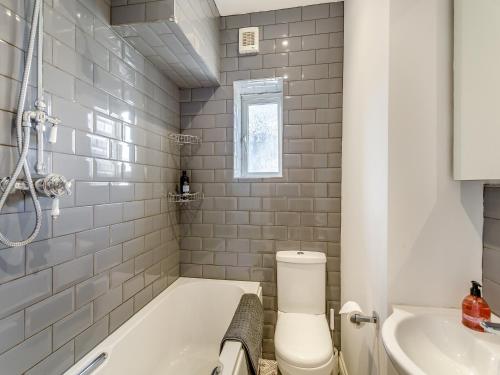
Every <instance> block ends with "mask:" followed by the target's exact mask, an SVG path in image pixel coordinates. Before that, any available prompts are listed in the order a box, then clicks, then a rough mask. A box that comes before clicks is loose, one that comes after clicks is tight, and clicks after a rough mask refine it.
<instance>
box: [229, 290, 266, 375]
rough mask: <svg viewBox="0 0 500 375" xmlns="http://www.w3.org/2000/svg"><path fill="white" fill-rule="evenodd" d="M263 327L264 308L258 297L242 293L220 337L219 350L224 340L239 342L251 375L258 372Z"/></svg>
mask: <svg viewBox="0 0 500 375" xmlns="http://www.w3.org/2000/svg"><path fill="white" fill-rule="evenodd" d="M263 329H264V309H263V307H262V303H261V302H260V299H259V297H258V296H257V295H255V294H244V295H243V296H242V297H241V299H240V303H239V305H238V308H237V309H236V312H235V313H234V316H233V320H232V321H231V324H229V328H228V329H227V331H226V334H225V335H224V338H223V339H222V342H221V350H222V347H223V346H224V343H225V342H226V341H238V342H240V343H241V344H242V345H243V348H244V350H245V354H246V357H247V361H248V364H249V367H250V371H251V374H252V375H258V374H259V358H260V357H261V354H262V336H263Z"/></svg>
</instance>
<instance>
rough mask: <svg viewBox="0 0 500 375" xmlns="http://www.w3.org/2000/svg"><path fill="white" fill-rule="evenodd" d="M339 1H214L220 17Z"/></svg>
mask: <svg viewBox="0 0 500 375" xmlns="http://www.w3.org/2000/svg"><path fill="white" fill-rule="evenodd" d="M336 1H341V0H215V3H216V4H217V8H219V12H220V15H221V16H229V15H231V14H245V13H252V12H263V11H266V10H274V9H286V8H294V7H300V6H306V5H313V4H322V3H331V2H336Z"/></svg>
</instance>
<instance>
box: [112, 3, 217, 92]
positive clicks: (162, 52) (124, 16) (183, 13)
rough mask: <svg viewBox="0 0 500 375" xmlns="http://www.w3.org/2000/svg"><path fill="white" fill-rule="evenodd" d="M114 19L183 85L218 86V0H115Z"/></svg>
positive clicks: (169, 75)
mask: <svg viewBox="0 0 500 375" xmlns="http://www.w3.org/2000/svg"><path fill="white" fill-rule="evenodd" d="M111 19H112V24H113V25H115V29H116V30H117V31H118V32H119V33H120V34H121V35H122V36H123V37H125V39H126V40H128V41H129V42H130V43H131V44H132V45H133V46H135V47H136V48H137V49H138V50H139V51H140V52H141V53H142V54H143V55H144V56H146V57H147V58H148V59H149V60H150V61H151V62H152V63H153V64H154V65H155V66H156V67H157V68H158V69H160V70H161V71H162V72H163V73H165V74H166V75H167V77H170V78H171V79H172V80H173V81H174V82H175V83H176V84H177V85H178V86H179V87H191V88H192V87H209V86H218V84H219V71H220V66H219V63H220V59H219V51H218V47H219V11H218V10H217V7H216V5H215V2H214V0H168V1H145V0H141V1H137V0H133V1H130V0H129V1H128V2H127V0H113V1H112V11H111ZM173 19H175V21H174V20H173Z"/></svg>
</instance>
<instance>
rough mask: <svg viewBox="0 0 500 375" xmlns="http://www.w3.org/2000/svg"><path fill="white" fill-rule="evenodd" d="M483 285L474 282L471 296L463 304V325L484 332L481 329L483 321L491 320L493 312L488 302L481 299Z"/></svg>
mask: <svg viewBox="0 0 500 375" xmlns="http://www.w3.org/2000/svg"><path fill="white" fill-rule="evenodd" d="M480 288H481V284H479V283H478V282H477V281H472V288H470V294H469V295H468V296H467V297H465V298H464V300H463V302H462V323H463V325H464V326H466V327H468V328H470V329H473V330H474V331H479V332H484V330H483V327H481V322H482V321H483V320H490V319H491V310H490V307H489V306H488V304H487V303H486V301H485V300H484V299H483V298H482V297H481V289H480Z"/></svg>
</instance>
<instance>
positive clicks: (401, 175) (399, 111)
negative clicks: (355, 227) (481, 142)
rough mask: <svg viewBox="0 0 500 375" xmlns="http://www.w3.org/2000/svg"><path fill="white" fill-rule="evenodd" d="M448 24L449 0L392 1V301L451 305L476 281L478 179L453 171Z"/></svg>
mask: <svg viewBox="0 0 500 375" xmlns="http://www.w3.org/2000/svg"><path fill="white" fill-rule="evenodd" d="M452 29H453V8H452V1H451V0H439V1H436V0H422V1H414V0H393V1H391V23H390V35H391V41H390V88H389V91H390V94H389V98H390V99H389V103H390V104H389V108H390V113H389V256H388V270H389V303H391V304H396V303H399V304H414V305H430V306H446V307H458V306H460V304H461V302H462V299H463V297H464V296H465V295H466V294H467V292H468V290H469V281H470V280H473V279H478V280H480V279H481V258H482V216H483V215H482V205H483V204H482V185H481V183H478V182H463V183H461V182H457V181H454V180H453V176H452V155H453V152H452V150H453V132H452V123H453V122H452V111H453V110H452V108H453V107H452V97H453V85H452V82H453V76H452V64H453V58H452V50H453V48H452V46H453V39H452V35H453V33H452ZM430 285H431V287H429V286H430Z"/></svg>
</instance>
